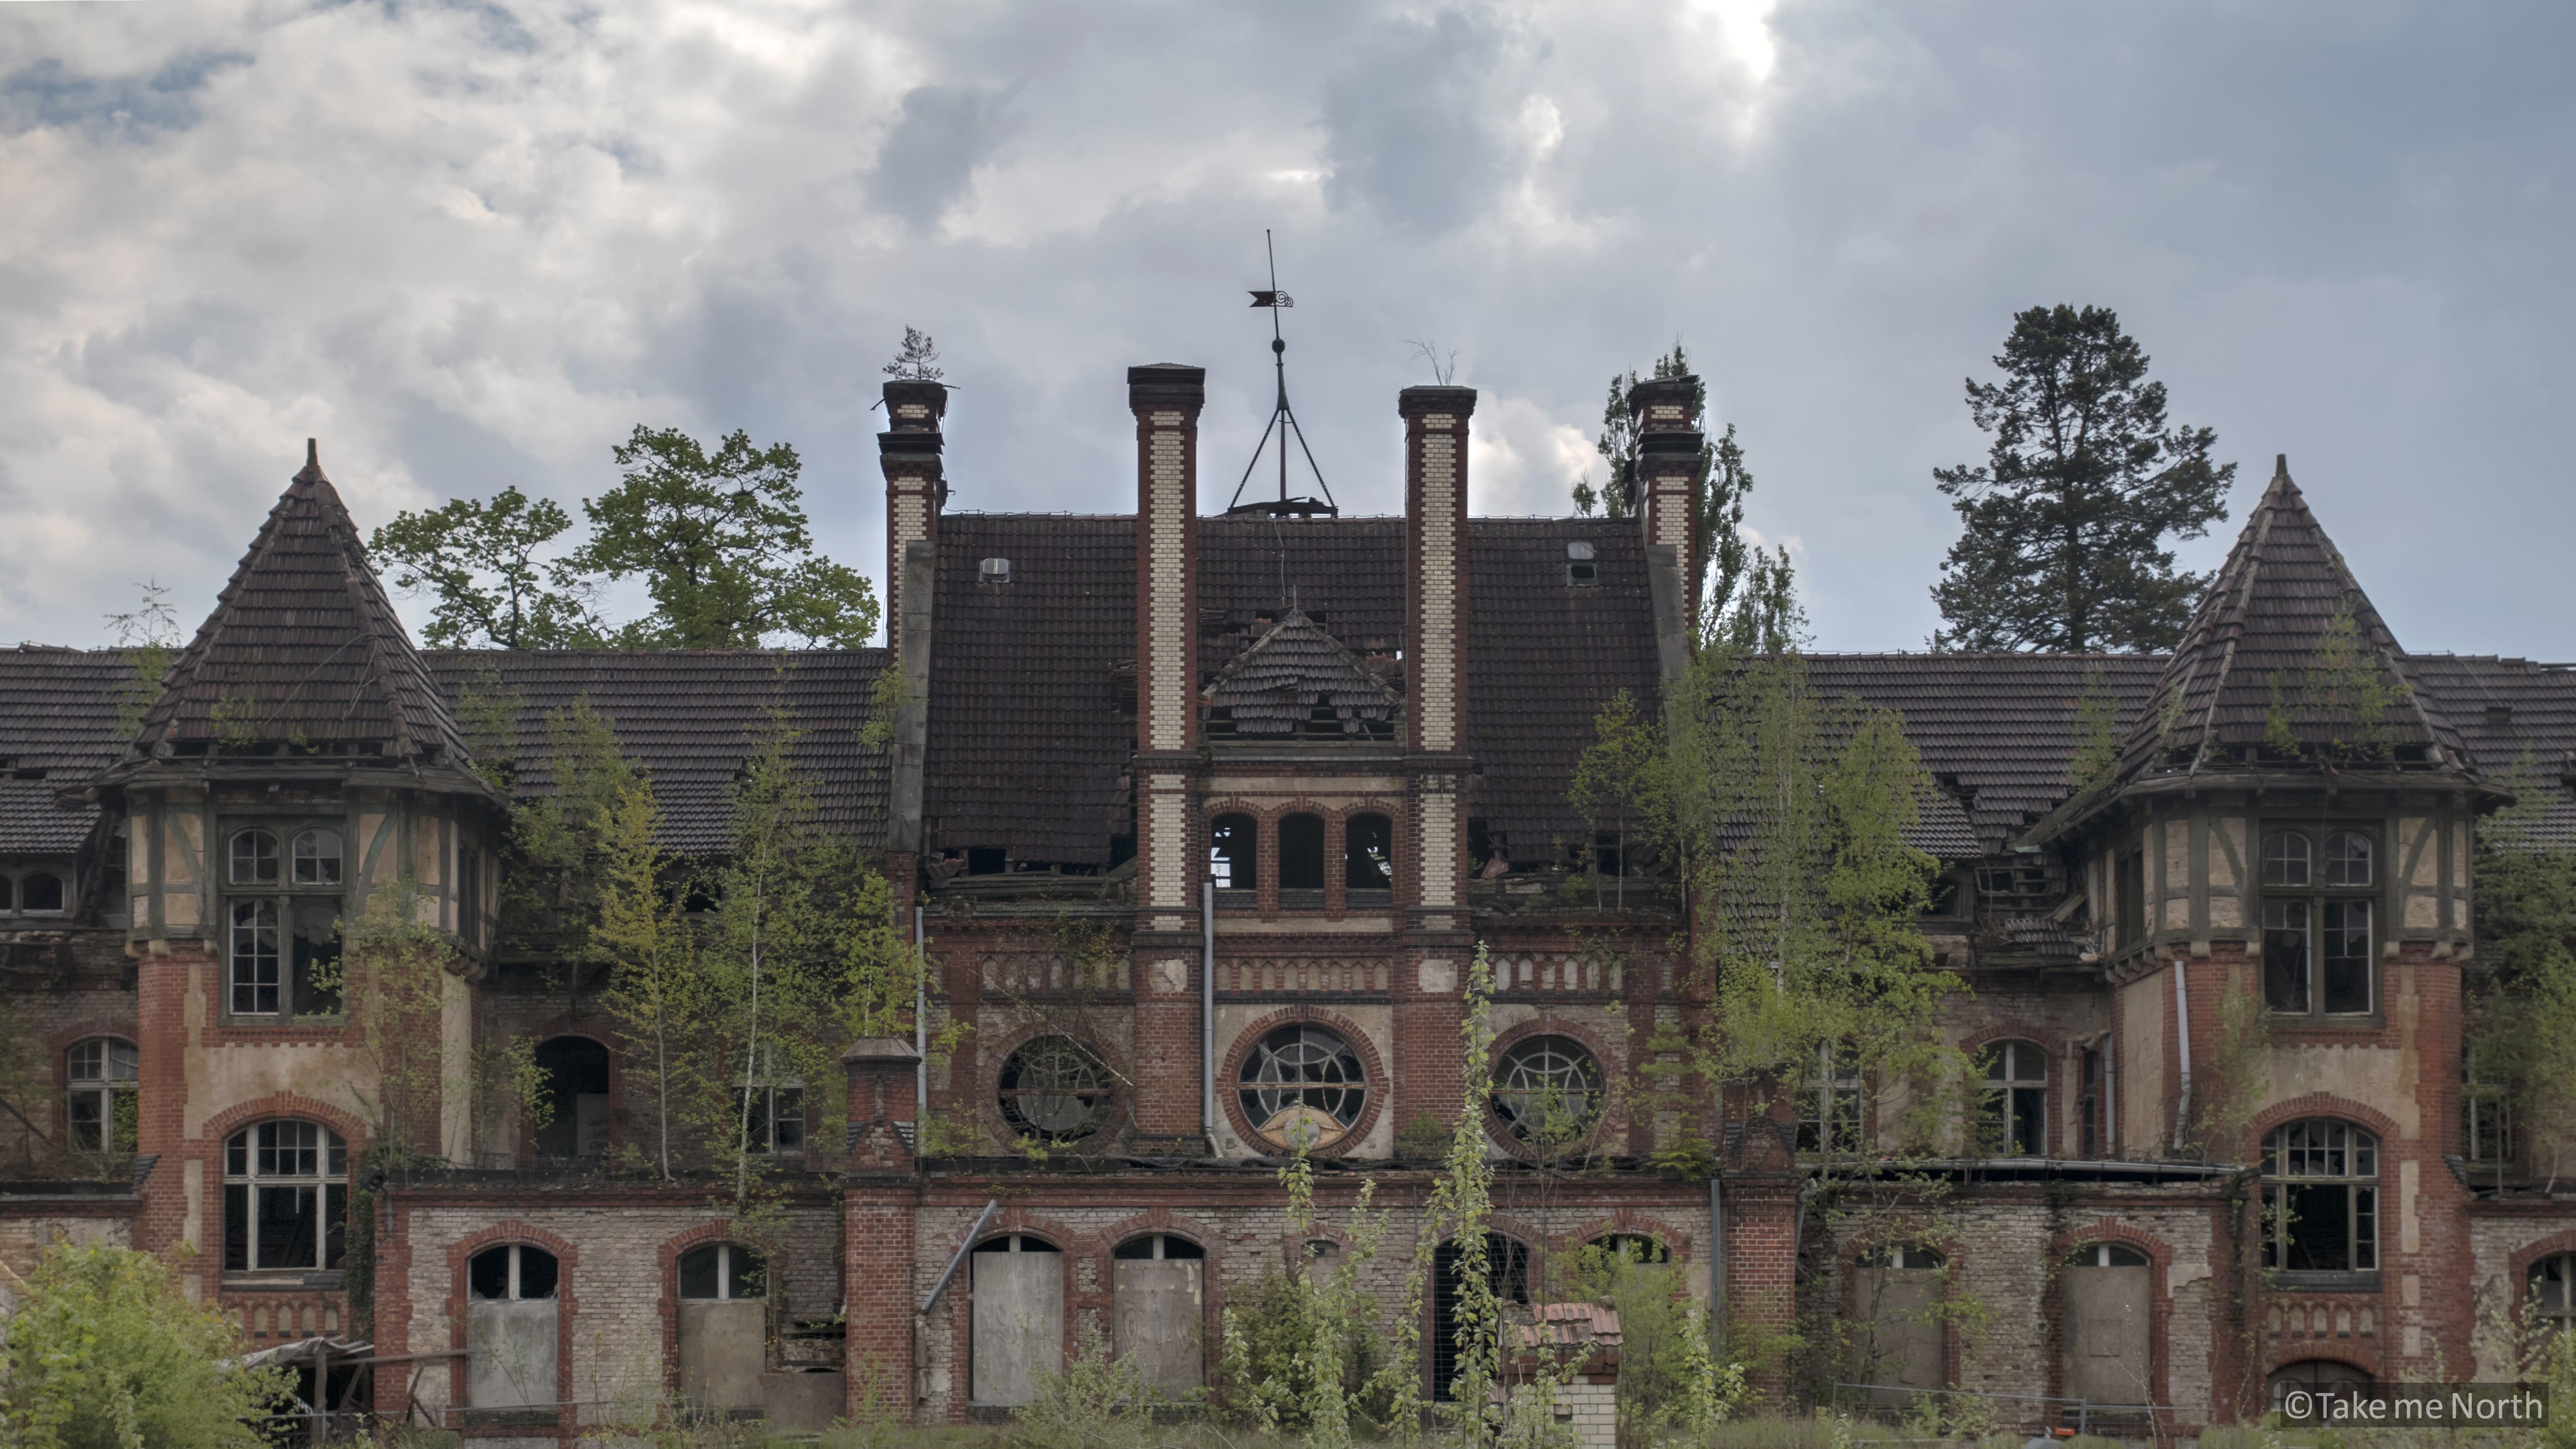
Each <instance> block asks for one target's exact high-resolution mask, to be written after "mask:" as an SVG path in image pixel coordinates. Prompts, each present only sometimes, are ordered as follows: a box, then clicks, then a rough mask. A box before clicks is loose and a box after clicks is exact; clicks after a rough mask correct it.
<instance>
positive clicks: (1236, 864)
mask: <svg viewBox="0 0 2576 1449" xmlns="http://www.w3.org/2000/svg"><path fill="white" fill-rule="evenodd" d="M1260 839H1261V822H1259V821H1257V820H1255V819H1253V818H1252V817H1251V816H1249V815H1220V816H1218V817H1217V818H1216V819H1215V820H1213V821H1211V822H1209V824H1208V878H1209V879H1210V880H1213V881H1215V882H1216V893H1217V900H1218V902H1219V904H1225V903H1227V902H1226V897H1227V895H1228V894H1229V893H1232V894H1233V895H1235V896H1236V898H1237V900H1236V903H1238V904H1239V903H1242V902H1245V901H1249V900H1250V899H1251V897H1252V893H1253V892H1254V891H1256V890H1258V889H1260V886H1261V858H1260V844H1259V842H1260Z"/></svg>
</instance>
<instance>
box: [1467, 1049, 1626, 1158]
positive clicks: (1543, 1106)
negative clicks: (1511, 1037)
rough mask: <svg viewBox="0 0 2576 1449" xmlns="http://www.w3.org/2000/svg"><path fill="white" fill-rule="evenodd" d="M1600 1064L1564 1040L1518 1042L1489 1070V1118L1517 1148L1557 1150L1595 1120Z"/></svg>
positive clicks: (1599, 1094)
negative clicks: (1491, 1089) (1491, 1073)
mask: <svg viewBox="0 0 2576 1449" xmlns="http://www.w3.org/2000/svg"><path fill="white" fill-rule="evenodd" d="M1601 1086H1602V1077H1601V1064H1600V1063H1599V1062H1597V1061H1594V1060H1593V1058H1592V1053H1591V1052H1589V1051H1587V1050H1585V1048H1584V1046H1583V1043H1581V1042H1578V1041H1576V1040H1575V1039H1574V1038H1572V1037H1568V1036H1532V1037H1523V1038H1522V1039H1521V1040H1519V1041H1517V1042H1514V1043H1513V1044H1512V1046H1511V1049H1510V1050H1508V1051H1506V1052H1504V1053H1503V1056H1502V1060H1501V1061H1499V1062H1497V1063H1495V1065H1494V1115H1495V1116H1497V1117H1500V1118H1502V1119H1503V1125H1504V1126H1505V1127H1507V1128H1509V1129H1511V1134H1512V1135H1513V1136H1514V1137H1517V1138H1519V1139H1520V1140H1521V1141H1523V1142H1527V1143H1530V1144H1532V1145H1533V1146H1540V1147H1555V1146H1563V1145H1564V1144H1566V1143H1569V1142H1572V1141H1574V1140H1575V1139H1577V1138H1579V1137H1581V1136H1582V1135H1583V1134H1584V1133H1585V1132H1587V1131H1589V1130H1591V1127H1592V1124H1593V1122H1594V1121H1595V1120H1596V1119H1598V1118H1599V1117H1600V1115H1601V1104H1602V1090H1601Z"/></svg>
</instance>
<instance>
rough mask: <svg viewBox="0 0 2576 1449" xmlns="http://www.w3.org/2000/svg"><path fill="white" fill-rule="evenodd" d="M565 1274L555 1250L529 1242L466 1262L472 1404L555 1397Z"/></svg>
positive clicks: (508, 1404) (528, 1402)
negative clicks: (559, 1288)
mask: <svg viewBox="0 0 2576 1449" xmlns="http://www.w3.org/2000/svg"><path fill="white" fill-rule="evenodd" d="M560 1277H561V1269H560V1267H559V1266H558V1265H557V1263H556V1262H555V1255H554V1254H552V1253H549V1252H547V1251H546V1250H545V1249H543V1248H535V1247H529V1246H527V1245H525V1244H522V1243H506V1244H503V1245H501V1246H499V1247H494V1248H486V1249H484V1250H483V1251H482V1252H479V1253H477V1254H475V1255H474V1256H473V1257H472V1258H470V1259H468V1260H467V1261H466V1264H465V1298H466V1302H465V1352H466V1360H465V1401H466V1403H468V1404H470V1405H472V1406H473V1407H475V1408H478V1409H496V1408H527V1407H534V1406H538V1405H547V1404H552V1403H554V1402H555V1401H556V1399H557V1397H558V1395H557V1394H556V1392H555V1371H556V1365H557V1363H558V1361H559V1360H558V1355H557V1336H556V1324H557V1322H558V1319H557V1316H556V1315H557V1313H558V1312H559V1309H558V1306H557V1304H556V1302H555V1288H556V1285H557V1282H558V1280H559V1278H560Z"/></svg>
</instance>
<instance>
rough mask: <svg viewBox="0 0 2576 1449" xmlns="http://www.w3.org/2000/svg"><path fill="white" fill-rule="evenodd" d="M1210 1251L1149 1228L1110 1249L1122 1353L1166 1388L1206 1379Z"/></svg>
mask: <svg viewBox="0 0 2576 1449" xmlns="http://www.w3.org/2000/svg"><path fill="white" fill-rule="evenodd" d="M1206 1268H1207V1263H1206V1254H1205V1253H1203V1252H1202V1251H1200V1248H1199V1245H1198V1244H1196V1243H1193V1242H1191V1241H1190V1240H1189V1239H1187V1238H1182V1237H1175V1236H1174V1235H1172V1234H1170V1233H1147V1234H1145V1235H1144V1236H1142V1237H1136V1238H1130V1239H1128V1240H1127V1241H1126V1242H1123V1243H1120V1244H1119V1245H1118V1246H1117V1248H1115V1249H1114V1250H1112V1251H1111V1253H1110V1269H1109V1276H1110V1288H1111V1290H1112V1293H1113V1295H1114V1302H1115V1318H1114V1320H1113V1326H1112V1328H1111V1333H1112V1334H1113V1335H1114V1344H1115V1346H1116V1348H1117V1351H1118V1357H1119V1358H1120V1359H1121V1360H1123V1361H1125V1362H1126V1363H1129V1364H1131V1365H1133V1366H1134V1367H1135V1368H1136V1371H1137V1373H1138V1375H1139V1376H1140V1377H1142V1378H1143V1379H1144V1381H1145V1382H1146V1383H1148V1384H1151V1385H1153V1386H1154V1387H1155V1388H1158V1389H1161V1390H1163V1391H1164V1392H1165V1393H1168V1394H1174V1395H1178V1394H1181V1393H1184V1392H1186V1391H1188V1390H1190V1389H1195V1388H1197V1387H1199V1385H1201V1384H1203V1383H1205V1382H1206V1381H1207V1332H1206V1327H1205V1325H1206V1312H1207V1298H1206Z"/></svg>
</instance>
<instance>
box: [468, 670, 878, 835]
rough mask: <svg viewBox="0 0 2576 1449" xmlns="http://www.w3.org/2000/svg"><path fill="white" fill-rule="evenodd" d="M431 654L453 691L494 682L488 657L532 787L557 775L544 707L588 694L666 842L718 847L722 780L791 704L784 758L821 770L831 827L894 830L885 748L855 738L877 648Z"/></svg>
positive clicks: (533, 791)
mask: <svg viewBox="0 0 2576 1449" xmlns="http://www.w3.org/2000/svg"><path fill="white" fill-rule="evenodd" d="M423 658H424V659H425V660H426V661H427V663H428V666H429V669H430V672H431V673H432V674H433V675H434V676H435V677H436V679H437V681H438V684H439V687H440V688H441V689H442V690H443V691H445V693H446V695H447V696H448V697H449V698H451V699H452V698H456V697H458V696H459V695H461V694H462V693H463V692H465V691H466V690H468V689H474V690H477V691H486V690H493V689H495V687H496V686H495V685H494V684H492V683H489V682H482V683H478V682H477V679H478V676H479V675H481V674H482V671H483V670H484V669H486V668H488V669H489V670H490V675H489V676H488V678H489V679H490V680H496V681H497V692H498V693H499V694H500V695H502V696H504V697H511V696H515V697H516V698H517V700H518V701H519V704H518V710H517V734H518V760H517V769H516V774H515V777H514V785H515V793H516V794H517V795H519V796H520V797H521V798H523V799H526V798H535V797H539V796H543V795H547V794H551V793H552V792H553V790H554V788H555V782H554V775H553V772H552V770H551V768H550V763H551V762H550V755H551V746H550V743H549V740H548V737H547V728H546V721H547V718H548V716H550V715H553V714H555V713H557V712H559V711H563V710H568V709H570V708H571V707H572V705H573V702H574V701H575V700H578V699H581V698H583V697H585V696H586V697H588V698H589V700H590V702H591V707H592V708H594V709H596V710H598V711H599V713H600V714H602V715H604V716H606V717H607V719H608V720H609V722H610V723H611V725H612V726H614V728H615V729H616V731H617V739H618V743H619V745H620V746H622V747H623V748H624V749H625V751H626V753H627V755H628V756H629V757H630V758H632V759H634V760H635V761H636V762H637V763H638V764H640V765H642V766H643V767H644V769H645V770H646V771H648V772H649V773H650V774H651V775H652V777H653V792H654V797H655V799H656V800H657V801H658V802H659V803H660V805H661V808H662V832H663V839H662V843H663V844H664V845H665V846H667V847H669V848H670V849H673V850H678V851H682V852H686V853H690V854H711V853H716V852H721V851H722V850H723V849H724V848H725V847H726V845H727V843H728V842H729V841H730V839H731V837H732V807H731V805H730V803H729V801H728V797H727V792H728V790H729V789H730V788H731V786H732V785H733V782H734V780H735V779H736V777H737V776H738V775H739V774H740V772H741V769H742V762H743V757H744V756H745V755H747V754H748V753H750V752H751V750H752V749H753V748H754V747H755V746H756V745H757V743H758V742H759V741H761V740H762V739H763V738H765V737H766V735H767V733H768V731H769V730H770V729H771V728H772V727H773V714H772V712H773V711H774V710H783V711H784V714H783V716H782V717H781V719H782V721H783V723H784V724H785V726H786V727H787V728H788V729H790V730H793V731H795V732H796V741H795V743H794V745H793V746H792V747H791V749H790V752H789V758H790V759H791V760H792V761H793V762H794V763H795V764H796V766H797V767H798V768H799V769H800V770H802V771H804V772H806V773H807V775H808V777H809V778H810V779H811V780H812V781H813V785H814V791H815V797H816V803H817V806H818V807H819V810H818V813H819V816H820V819H821V823H822V824H823V825H824V827H825V828H827V829H830V830H833V831H835V832H847V833H850V834H853V835H855V836H856V837H857V838H858V839H859V841H860V842H861V843H862V844H864V845H866V846H868V847H871V848H873V847H874V846H876V845H877V844H878V843H879V842H880V841H882V840H884V838H885V809H886V803H885V802H886V752H885V751H882V750H871V749H869V748H868V747H866V746H865V745H862V744H861V743H860V742H859V730H860V729H861V727H863V726H864V725H865V724H866V723H867V721H868V713H869V710H870V707H871V703H872V691H873V690H874V689H875V687H876V682H877V676H878V675H879V674H880V673H882V672H883V671H884V669H885V660H886V655H885V651H884V650H882V649H851V650H838V649H687V650H617V649H563V650H501V649H488V650H465V649H451V650H434V651H431V652H429V653H427V654H425V655H423ZM469 713H470V711H469Z"/></svg>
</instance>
